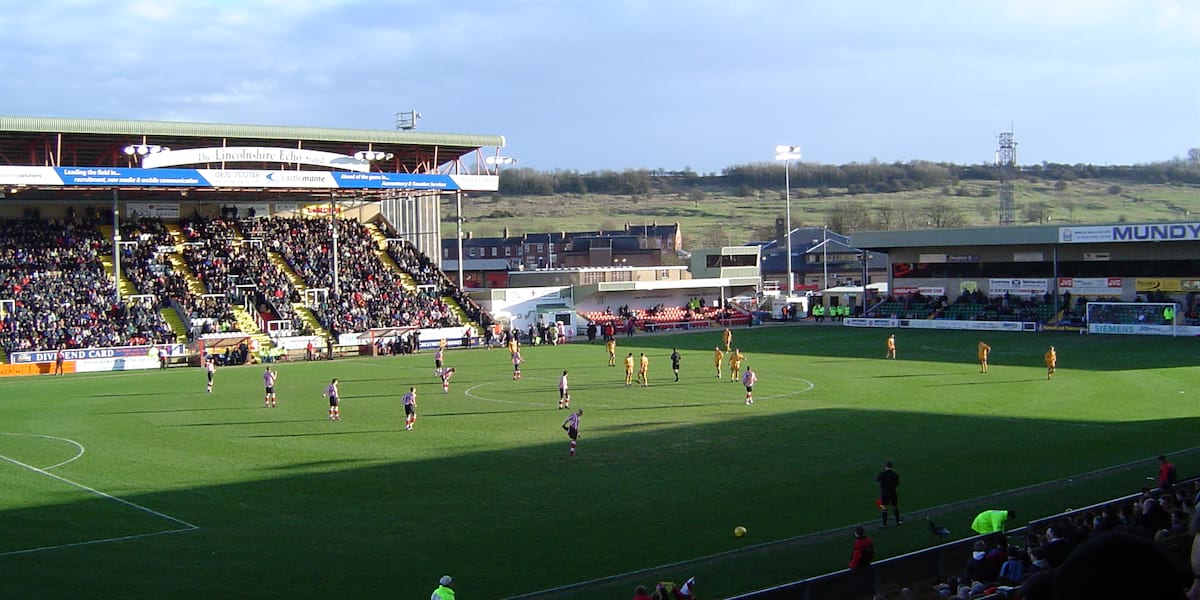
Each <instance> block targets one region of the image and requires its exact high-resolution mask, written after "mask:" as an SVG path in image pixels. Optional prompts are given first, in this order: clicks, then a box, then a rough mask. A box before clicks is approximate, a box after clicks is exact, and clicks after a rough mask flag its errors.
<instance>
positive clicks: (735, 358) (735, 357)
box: [729, 348, 746, 381]
mask: <svg viewBox="0 0 1200 600" xmlns="http://www.w3.org/2000/svg"><path fill="white" fill-rule="evenodd" d="M744 360H746V355H745V354H742V351H741V350H738V349H737V348H734V349H733V353H732V354H730V355H729V380H730V381H741V379H742V361H744Z"/></svg>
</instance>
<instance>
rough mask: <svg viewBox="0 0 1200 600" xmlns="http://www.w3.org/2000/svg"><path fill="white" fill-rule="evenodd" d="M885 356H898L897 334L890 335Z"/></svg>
mask: <svg viewBox="0 0 1200 600" xmlns="http://www.w3.org/2000/svg"><path fill="white" fill-rule="evenodd" d="M883 357H884V358H896V335H895V334H892V335H889V336H888V339H887V354H885V355H884V356H883Z"/></svg>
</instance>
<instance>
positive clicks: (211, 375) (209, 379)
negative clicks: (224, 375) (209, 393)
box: [208, 371, 213, 383]
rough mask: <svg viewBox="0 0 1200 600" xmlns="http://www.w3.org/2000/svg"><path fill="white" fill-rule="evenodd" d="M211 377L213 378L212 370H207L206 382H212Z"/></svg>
mask: <svg viewBox="0 0 1200 600" xmlns="http://www.w3.org/2000/svg"><path fill="white" fill-rule="evenodd" d="M212 378H213V374H212V371H209V372H208V382H209V383H212Z"/></svg>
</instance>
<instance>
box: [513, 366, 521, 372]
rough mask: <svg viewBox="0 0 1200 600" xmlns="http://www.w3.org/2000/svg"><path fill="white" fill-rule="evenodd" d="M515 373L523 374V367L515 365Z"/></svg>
mask: <svg viewBox="0 0 1200 600" xmlns="http://www.w3.org/2000/svg"><path fill="white" fill-rule="evenodd" d="M513 372H514V373H520V372H521V365H513Z"/></svg>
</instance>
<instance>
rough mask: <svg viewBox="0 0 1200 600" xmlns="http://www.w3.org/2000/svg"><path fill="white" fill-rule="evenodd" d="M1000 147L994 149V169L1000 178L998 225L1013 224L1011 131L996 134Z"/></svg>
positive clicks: (1014, 154) (1014, 159)
mask: <svg viewBox="0 0 1200 600" xmlns="http://www.w3.org/2000/svg"><path fill="white" fill-rule="evenodd" d="M996 137H997V138H998V139H999V140H1000V147H999V148H997V149H996V171H997V173H998V174H999V179H1000V225H1005V226H1007V225H1013V224H1015V223H1016V222H1017V221H1016V217H1015V216H1014V214H1013V179H1015V178H1016V170H1017V141H1016V140H1015V139H1013V132H1011V131H1005V132H1002V133H1001V134H1000V135H998V136H996Z"/></svg>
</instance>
